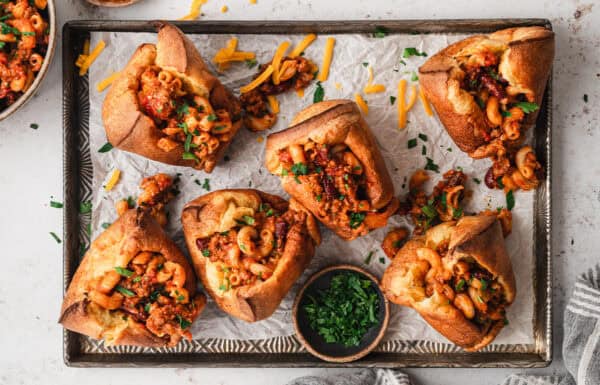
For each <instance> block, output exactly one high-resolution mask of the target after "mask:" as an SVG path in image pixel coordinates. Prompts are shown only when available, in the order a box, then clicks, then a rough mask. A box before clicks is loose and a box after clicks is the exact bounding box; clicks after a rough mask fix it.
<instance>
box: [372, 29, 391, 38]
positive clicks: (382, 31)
mask: <svg viewBox="0 0 600 385" xmlns="http://www.w3.org/2000/svg"><path fill="white" fill-rule="evenodd" d="M387 34H388V30H387V28H385V27H381V26H378V27H375V32H373V37H377V38H383V37H386V36H387Z"/></svg>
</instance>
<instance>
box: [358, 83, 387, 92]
mask: <svg viewBox="0 0 600 385" xmlns="http://www.w3.org/2000/svg"><path fill="white" fill-rule="evenodd" d="M363 92H364V93H365V94H376V93H379V92H385V86H384V85H383V84H370V85H367V86H365V88H363Z"/></svg>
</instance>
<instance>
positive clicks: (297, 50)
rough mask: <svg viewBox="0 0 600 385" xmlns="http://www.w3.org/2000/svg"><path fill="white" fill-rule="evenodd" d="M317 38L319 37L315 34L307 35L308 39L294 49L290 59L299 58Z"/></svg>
mask: <svg viewBox="0 0 600 385" xmlns="http://www.w3.org/2000/svg"><path fill="white" fill-rule="evenodd" d="M316 38H317V35H315V34H314V33H310V34H308V35H306V37H305V38H304V39H303V40H302V41H301V42H300V43H298V45H297V46H296V48H294V50H293V51H292V53H291V54H289V57H292V58H293V57H296V56H299V55H300V54H301V53H302V52H304V50H305V49H306V48H307V47H308V46H309V45H311V44H312V42H313V41H315V39H316Z"/></svg>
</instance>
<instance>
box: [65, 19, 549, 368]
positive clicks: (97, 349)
mask: <svg viewBox="0 0 600 385" xmlns="http://www.w3.org/2000/svg"><path fill="white" fill-rule="evenodd" d="M175 24H176V25H178V26H179V27H180V28H182V30H183V31H184V32H186V33H192V34H194V33H208V34H211V33H235V34H257V33H259V34H296V33H308V32H315V33H320V34H326V33H329V34H332V33H336V34H339V33H370V32H372V31H373V30H374V29H375V26H378V27H379V26H381V27H384V28H386V29H387V30H388V31H389V32H390V33H423V34H425V33H484V32H490V31H494V30H497V29H502V28H508V27H516V26H531V25H542V26H545V27H548V28H552V25H551V23H550V21H548V20H546V19H482V20H386V21H377V22H376V23H374V22H372V21H318V22H317V21H275V22H266V21H264V22H263V21H243V22H241V21H238V22H231V21H225V22H204V21H202V22H176V23H175ZM93 31H115V32H117V31H118V32H152V31H154V23H153V22H149V21H71V22H67V23H66V24H65V26H64V28H63V52H62V55H63V151H64V153H63V168H64V180H63V182H64V201H65V206H64V207H65V210H64V218H63V221H64V234H63V239H64V249H63V289H64V291H66V289H67V287H68V284H69V282H70V281H71V278H72V277H73V274H74V273H75V270H76V268H77V266H78V265H79V262H80V261H81V257H82V256H83V252H84V251H85V250H86V248H87V246H88V245H89V243H90V236H89V232H88V225H89V221H90V218H89V217H86V216H84V215H80V214H79V212H78V210H77V208H78V207H79V202H81V201H84V200H90V199H91V197H92V163H91V160H90V148H89V88H88V78H87V75H86V76H84V77H80V76H79V75H78V73H77V72H76V71H75V67H74V65H72V63H74V62H75V59H76V57H77V55H78V54H79V53H80V52H81V50H82V47H83V42H84V40H85V39H86V38H88V37H89V34H90V32H93ZM534 138H535V143H534V145H535V150H536V154H537V156H538V159H540V160H541V161H542V162H543V163H544V165H545V168H546V173H547V175H548V177H547V178H546V180H545V181H544V183H543V184H542V185H541V186H540V187H539V188H538V190H537V191H536V196H535V202H534V215H535V222H534V231H535V237H536V242H535V246H534V247H535V248H536V249H535V250H534V253H535V254H534V255H535V258H536V262H535V263H536V268H535V272H534V276H533V277H532V279H533V282H534V285H535V288H534V292H535V310H534V320H533V323H534V340H535V342H534V344H518V345H513V344H510V345H491V346H488V347H486V348H485V349H483V350H482V351H480V352H477V353H466V352H464V351H463V350H462V349H461V348H459V347H457V346H455V345H452V344H446V343H437V342H430V341H421V340H394V341H384V342H383V343H382V344H381V345H380V346H378V347H377V348H376V349H375V351H374V352H373V353H371V354H370V355H368V356H367V357H365V358H363V359H361V360H359V361H356V362H352V363H346V364H335V363H327V362H323V361H320V360H318V359H317V358H315V357H313V356H312V355H310V354H308V353H307V351H306V350H305V349H304V348H303V347H302V345H301V344H300V342H299V341H298V340H297V339H296V338H295V337H294V336H287V337H276V338H270V339H262V340H227V339H215V338H208V339H202V338H201V339H195V340H193V341H182V342H181V343H180V344H179V345H177V346H176V347H174V348H162V349H150V348H140V347H133V346H110V347H108V346H104V343H103V342H102V341H97V340H94V339H91V338H88V337H85V336H82V335H80V334H77V333H74V332H71V331H68V330H65V331H64V334H63V348H64V361H65V363H66V365H68V366H75V367H161V366H168V367H233V366H235V367H335V366H344V367H373V366H377V367H389V368H400V367H502V368H508V367H520V368H524V367H544V366H547V365H549V364H550V362H551V361H552V259H551V255H552V254H551V242H550V235H551V233H552V231H551V227H552V218H551V177H550V176H551V175H552V167H551V161H552V157H551V138H552V78H551V79H550V80H549V82H548V86H547V89H546V94H545V96H544V102H543V105H542V110H541V112H540V114H539V116H538V119H537V122H536V127H535V134H534Z"/></svg>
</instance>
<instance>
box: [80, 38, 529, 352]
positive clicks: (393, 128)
mask: <svg viewBox="0 0 600 385" xmlns="http://www.w3.org/2000/svg"><path fill="white" fill-rule="evenodd" d="M333 36H334V37H335V38H336V45H335V53H334V59H333V63H332V65H331V71H330V75H329V79H328V80H327V81H326V82H325V83H323V87H324V89H325V99H334V98H349V99H354V94H355V93H357V92H360V90H362V88H363V87H364V86H365V84H366V83H367V78H368V71H367V67H366V65H367V64H365V65H363V63H368V65H370V66H372V67H373V69H374V73H375V79H374V83H381V84H384V85H385V86H386V88H387V91H386V92H384V93H380V94H374V95H364V94H363V96H364V97H365V99H366V100H367V102H368V105H369V113H368V115H367V116H366V120H367V122H368V123H369V125H370V126H371V128H372V130H373V132H374V134H375V136H376V137H377V139H378V141H379V145H380V148H381V151H382V153H383V157H384V158H385V159H386V163H387V166H388V170H389V171H390V173H391V175H392V179H393V181H394V188H395V191H396V195H397V196H401V197H403V196H405V195H406V194H407V193H408V187H407V185H408V184H407V183H406V181H407V179H408V178H409V177H410V175H411V174H412V173H413V172H414V171H415V170H416V169H417V168H422V167H424V165H425V163H426V160H425V156H423V155H422V154H421V151H422V146H425V148H426V151H427V156H428V157H430V158H432V159H433V160H434V161H435V163H437V164H438V165H439V166H440V171H441V173H439V174H433V173H432V180H431V181H430V183H429V184H428V185H426V187H427V191H430V189H431V187H432V186H433V185H434V184H435V183H436V182H437V181H438V180H439V179H440V178H441V175H442V173H443V172H444V171H446V170H449V169H451V168H454V167H462V168H463V170H464V171H465V173H466V174H467V175H469V177H470V178H469V180H470V182H469V183H468V185H467V187H468V188H469V189H471V190H472V191H473V196H472V197H471V198H470V200H469V204H468V205H467V206H466V210H465V211H466V212H477V211H480V210H483V209H486V208H492V209H495V208H496V207H499V206H505V205H506V202H505V197H504V194H503V193H502V192H500V191H491V190H489V189H488V188H487V187H485V186H484V184H483V183H482V184H481V185H477V184H475V183H474V182H473V179H472V178H473V177H476V178H479V179H480V180H482V181H483V177H484V175H485V172H486V170H487V169H488V168H489V166H490V162H489V161H488V160H478V161H473V160H472V159H470V158H469V157H468V156H467V155H465V154H464V153H462V152H461V151H460V150H458V148H457V147H456V146H455V145H454V143H453V142H452V141H451V139H450V137H449V136H448V135H447V134H446V132H445V130H444V128H443V127H442V125H441V124H440V122H439V121H438V119H437V118H436V117H428V116H427V115H426V114H425V112H424V110H423V107H422V105H421V104H420V103H419V102H417V104H416V105H415V107H414V108H413V110H411V111H410V113H409V115H408V121H409V123H408V126H407V128H406V129H404V130H398V128H397V112H396V104H394V105H393V106H391V105H390V95H394V96H396V94H397V84H398V81H399V80H400V79H401V78H406V79H407V80H409V82H410V79H411V77H412V73H411V72H412V71H416V69H417V68H418V66H419V65H421V64H422V63H423V62H424V61H425V60H426V58H423V57H410V58H404V59H402V57H401V56H402V51H403V49H404V48H405V47H416V48H417V49H419V51H425V52H427V53H428V54H429V55H432V54H434V53H435V52H437V51H438V50H440V49H441V48H443V47H445V46H446V45H448V44H449V43H452V42H454V41H456V40H459V39H462V38H464V37H465V36H464V35H390V36H387V37H385V38H373V37H371V36H367V35H359V34H356V35H333ZM190 37H191V39H192V40H193V41H194V43H195V44H196V46H197V47H198V49H199V50H200V52H201V54H202V55H203V57H204V59H205V61H206V62H207V63H210V59H211V58H212V57H213V56H214V54H215V53H216V52H217V50H218V49H220V48H222V47H224V46H225V43H226V41H227V40H228V39H229V38H231V37H232V35H191V36H190ZM238 38H239V45H238V49H239V50H244V51H253V52H255V53H256V56H257V60H258V62H259V63H264V62H267V61H268V60H270V59H271V58H272V55H273V53H274V52H275V49H276V48H277V46H278V45H279V43H280V42H281V41H283V40H284V39H288V40H290V41H291V42H292V46H294V45H295V44H296V43H298V42H299V41H300V40H301V39H302V38H303V36H300V35H292V36H277V35H270V36H269V35H240V36H238ZM325 38H326V36H319V38H318V39H317V40H316V41H315V42H314V43H313V44H312V45H311V46H310V47H309V48H308V49H307V50H306V52H305V56H306V57H307V58H310V59H312V60H313V61H315V62H316V63H317V64H318V65H320V64H321V60H322V55H323V46H324V43H325ZM99 39H103V40H104V41H105V42H106V44H107V46H106V49H105V50H104V52H102V54H101V55H100V57H99V58H98V59H97V60H96V62H95V63H94V64H93V65H92V68H91V70H90V75H89V76H90V77H89V79H90V92H89V95H90V145H91V159H92V164H93V169H94V177H93V178H94V179H93V191H94V192H95V193H94V197H93V216H92V218H93V222H92V228H93V238H95V237H96V236H98V234H100V232H102V231H103V229H102V227H101V224H102V223H105V222H113V221H114V220H115V219H116V213H115V210H114V204H115V202H116V201H118V200H119V199H122V198H124V197H127V196H130V195H131V196H134V197H136V196H137V195H138V194H139V191H138V184H139V182H140V180H141V179H142V178H143V177H145V176H149V175H153V174H155V173H157V172H165V173H168V174H171V175H175V174H176V173H181V182H180V184H179V187H180V190H181V194H179V195H178V196H177V198H176V199H175V200H174V202H172V204H171V205H170V209H169V212H170V223H169V225H168V228H167V231H168V233H169V235H170V236H172V237H173V238H174V239H175V240H176V242H177V243H178V244H179V245H180V247H181V248H182V250H184V251H186V249H185V245H184V241H183V235H182V231H181V223H180V216H181V209H182V207H183V205H184V204H185V203H186V202H188V201H190V200H192V199H193V198H196V197H197V196H199V195H202V194H204V193H206V191H205V190H203V189H202V187H201V186H200V185H198V184H197V183H196V182H195V181H199V182H200V183H202V182H204V179H205V178H208V179H209V180H210V187H211V190H213V191H214V190H217V189H222V188H236V187H237V188H246V187H252V188H257V189H261V190H263V191H266V192H269V193H274V194H278V195H281V196H283V197H285V198H288V196H287V194H285V193H284V192H283V190H282V189H281V186H280V183H279V179H278V178H277V177H275V176H272V175H270V174H269V172H268V171H267V170H266V169H265V167H264V165H263V162H264V146H265V142H264V141H262V142H261V141H260V139H259V138H261V137H265V136H266V135H268V134H269V133H271V132H276V131H280V130H282V129H284V128H286V127H287V125H288V123H289V122H290V121H291V119H292V117H293V115H294V114H295V113H296V112H297V111H299V110H300V109H302V108H303V107H305V106H307V105H309V104H311V103H312V101H313V93H314V90H315V88H316V85H315V84H312V85H311V86H310V87H309V88H307V89H306V91H305V95H304V97H303V98H299V97H298V96H297V95H296V94H295V93H294V92H290V93H288V94H285V95H281V96H279V97H278V99H279V101H280V106H281V113H280V115H279V120H278V122H277V125H276V126H275V127H274V128H273V129H271V130H269V131H268V132H265V133H260V134H257V133H251V132H249V131H247V130H246V129H242V130H240V132H239V134H238V135H237V137H236V138H235V139H234V142H233V143H232V145H231V147H230V148H229V150H228V156H229V157H230V161H228V162H222V163H220V164H219V165H218V166H217V168H215V170H214V171H213V173H212V174H206V173H204V172H200V171H195V170H192V169H189V168H183V167H176V166H169V165H165V164H162V163H158V162H154V161H149V160H147V159H145V158H142V157H140V156H138V155H134V154H131V153H127V152H124V151H121V150H118V149H113V150H112V151H110V152H108V153H104V154H101V153H98V151H97V150H98V149H99V148H100V147H101V146H102V145H103V144H104V143H106V135H105V132H104V129H103V126H102V119H101V108H102V102H103V100H104V96H105V94H106V91H105V92H103V93H99V92H97V91H96V89H95V85H96V83H97V82H98V81H100V80H101V79H103V78H105V77H106V76H108V75H110V74H111V73H112V71H119V70H120V69H121V68H123V66H125V64H126V63H127V61H128V60H129V58H130V56H131V54H132V53H133V52H134V50H135V49H136V47H137V46H138V45H139V44H141V43H145V42H151V43H155V41H156V35H155V34H144V33H106V32H103V33H100V32H97V33H92V47H93V46H95V44H96V42H97V41H98V40H99ZM401 59H402V60H404V62H405V63H406V64H401V63H400V60H401ZM210 65H211V66H212V64H210ZM255 71H256V68H252V69H249V68H248V67H247V66H246V65H245V64H244V63H240V64H235V65H233V66H232V67H231V69H229V70H228V71H226V73H225V74H223V75H221V76H220V79H221V81H222V82H223V83H224V84H225V85H226V86H228V87H229V88H230V89H232V90H233V91H234V92H236V93H238V92H239V91H238V90H239V87H240V86H242V85H244V84H247V83H248V82H249V81H250V80H251V78H252V76H253V75H254V74H255ZM407 98H408V93H407ZM396 103H397V101H396ZM419 133H424V134H426V135H427V137H428V140H427V141H426V142H425V141H423V140H421V139H418V146H417V147H415V148H412V149H408V148H407V141H408V140H409V139H413V138H416V137H417V135H418V134H419ZM113 168H119V169H120V170H121V171H122V176H121V180H120V182H119V183H118V185H117V186H116V187H115V188H114V189H113V190H112V191H110V192H108V193H107V192H105V191H104V190H103V188H102V186H103V185H104V181H105V179H106V178H107V175H108V174H109V173H110V171H111V170H112V169H113ZM405 183H406V184H405ZM408 225H409V223H408V222H407V220H406V219H405V218H403V217H402V218H401V217H399V216H394V217H393V218H392V219H391V221H390V223H389V225H388V226H387V227H386V228H383V229H379V230H377V231H374V232H372V233H370V234H369V235H367V236H364V237H362V238H360V239H357V240H354V241H352V242H346V241H343V240H342V239H340V238H338V237H337V236H336V235H334V234H333V233H332V232H330V231H329V230H327V229H325V228H324V227H321V230H322V234H323V243H322V245H321V246H320V247H319V248H318V249H317V252H316V255H315V258H314V259H313V261H312V262H311V264H310V266H309V267H308V269H307V270H306V272H305V273H304V275H303V276H302V277H301V278H300V279H299V281H298V282H297V283H296V284H295V286H294V287H293V288H292V290H291V291H290V293H289V294H288V295H287V297H286V298H285V299H284V301H283V302H282V304H281V306H280V307H279V309H278V310H277V311H276V312H275V314H273V316H272V317H270V318H269V319H267V320H264V321H261V322H257V323H254V324H247V323H245V322H243V321H240V320H237V319H234V318H232V317H230V316H228V315H227V314H225V313H224V312H222V311H221V310H220V309H218V308H217V307H216V306H215V304H214V303H213V302H212V301H211V300H209V304H208V306H207V308H206V309H205V311H204V312H203V314H202V315H201V316H200V318H199V319H198V320H197V321H196V322H195V323H194V325H193V327H192V332H193V334H194V336H195V338H200V337H202V338H226V339H263V338H271V337H277V336H286V335H291V334H293V326H292V322H291V306H292V303H293V299H294V297H295V294H296V292H297V290H298V288H299V286H300V284H301V283H302V282H305V281H306V279H307V278H308V276H309V275H310V274H312V273H314V272H315V271H318V270H320V269H321V268H323V267H325V266H328V265H331V264H334V263H337V262H348V263H353V264H357V265H359V266H363V267H366V268H367V269H368V270H370V271H371V272H372V273H374V274H375V275H377V276H379V277H381V275H382V274H383V271H384V270H385V268H386V266H387V265H388V263H389V261H388V260H387V258H384V257H385V255H384V253H383V251H382V250H381V248H380V243H381V241H382V239H383V237H384V235H385V234H386V232H387V231H388V230H389V229H391V228H393V227H396V226H408ZM507 247H508V252H509V254H510V256H511V257H512V262H513V267H514V271H515V274H516V278H517V287H518V294H517V298H516V301H515V302H514V304H513V305H512V306H511V307H510V308H509V310H508V319H509V320H510V324H509V325H508V326H507V327H506V328H505V329H504V330H503V331H502V332H501V333H500V335H499V337H498V338H497V339H496V340H495V343H496V344H527V343H532V342H533V308H534V303H533V282H532V276H533V269H534V256H533V193H531V192H522V191H519V192H518V193H517V194H516V206H515V208H514V209H513V231H512V234H511V235H510V236H509V237H508V239H507ZM371 251H374V254H373V257H372V258H371V261H370V263H369V264H368V265H366V263H365V260H366V257H367V255H368V254H369V253H370V252H371ZM186 252H187V251H186ZM380 259H381V262H380ZM386 339H388V340H429V341H435V342H447V340H446V339H445V338H444V337H442V336H441V335H439V334H438V333H437V332H436V331H434V330H433V329H432V328H431V327H429V325H428V324H427V323H425V321H423V320H422V319H421V317H419V315H418V314H417V313H416V312H414V311H413V310H412V309H408V308H404V307H400V306H395V305H394V306H392V317H391V320H390V323H389V329H388V331H387V335H386Z"/></svg>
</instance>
